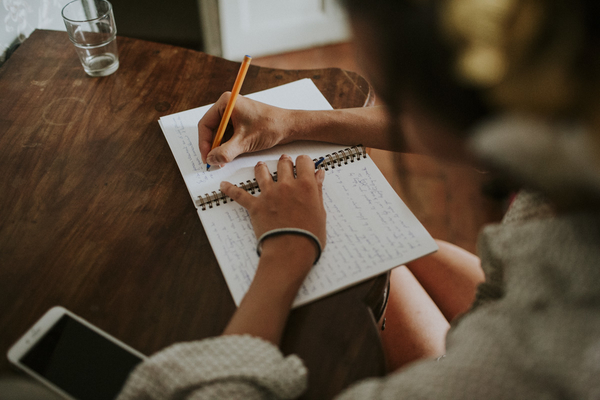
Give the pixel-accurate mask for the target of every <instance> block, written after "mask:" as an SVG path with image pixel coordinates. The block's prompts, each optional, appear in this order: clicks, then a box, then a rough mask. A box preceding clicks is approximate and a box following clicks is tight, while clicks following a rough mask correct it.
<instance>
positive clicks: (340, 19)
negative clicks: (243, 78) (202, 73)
mask: <svg viewBox="0 0 600 400" xmlns="http://www.w3.org/2000/svg"><path fill="white" fill-rule="evenodd" d="M198 1H199V4H200V12H201V16H202V25H203V33H204V40H205V47H206V52H208V53H211V54H215V55H219V56H221V57H224V58H227V59H230V60H237V61H239V60H241V59H242V58H243V57H244V55H245V54H249V55H251V56H253V57H256V56H262V55H267V54H274V53H281V52H285V51H290V50H296V49H301V48H307V47H311V46H315V45H323V44H327V43H334V42H340V41H344V40H347V39H348V38H349V37H350V30H349V27H348V23H347V20H346V16H345V15H344V11H343V10H342V9H341V7H340V6H339V5H338V4H337V0H198Z"/></svg>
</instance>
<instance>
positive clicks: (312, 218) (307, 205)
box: [221, 154, 327, 265]
mask: <svg viewBox="0 0 600 400" xmlns="http://www.w3.org/2000/svg"><path fill="white" fill-rule="evenodd" d="M254 172H255V176H256V181H257V183H258V186H259V187H260V190H261V193H260V195H259V196H257V197H255V196H252V195H251V194H250V193H248V192H246V191H245V190H243V189H241V188H238V187H236V186H234V185H232V184H231V183H229V182H222V183H221V191H222V192H223V193H224V194H225V195H227V196H229V197H231V198H232V199H233V200H235V201H237V202H238V203H240V204H241V205H242V206H243V207H244V208H246V209H247V210H248V213H249V214H250V218H251V220H252V226H253V227H254V233H255V234H256V237H260V236H261V235H262V234H263V233H265V232H268V231H270V230H272V229H277V228H300V229H305V230H307V231H309V232H311V233H313V234H315V235H316V236H317V237H318V238H319V240H320V242H321V246H322V247H325V241H326V238H327V236H326V230H325V218H326V213H325V208H324V206H323V180H324V179H325V171H323V170H321V169H320V170H318V171H317V172H316V173H315V164H314V162H313V160H312V159H311V158H310V157H308V156H306V155H303V156H299V157H298V158H297V159H296V176H294V164H293V161H292V159H291V157H289V156H287V155H285V154H284V155H282V156H281V158H280V159H279V163H278V164H277V182H274V181H273V179H272V177H271V174H270V172H269V169H268V167H267V165H266V164H265V163H263V162H259V163H258V164H257V165H256V167H255V171H254ZM282 236H289V238H288V239H289V240H291V239H294V240H291V241H288V244H289V243H291V245H292V246H295V247H298V246H303V247H304V248H306V247H307V243H308V246H310V247H312V248H314V252H312V251H310V247H308V249H309V251H308V252H306V251H304V252H300V253H302V254H306V253H308V255H307V256H309V257H312V259H311V261H314V258H315V257H316V252H317V250H316V248H315V245H314V243H311V242H312V240H311V239H308V238H305V237H301V236H298V235H282ZM292 236H293V238H292ZM276 238H277V237H270V238H267V239H265V240H264V243H263V254H264V253H265V252H267V251H269V250H270V248H271V247H273V246H274V245H275V243H276V242H277V240H275V239H276ZM279 250H285V251H288V252H290V250H295V248H294V249H289V248H288V249H279ZM310 265H312V262H311V263H310Z"/></svg>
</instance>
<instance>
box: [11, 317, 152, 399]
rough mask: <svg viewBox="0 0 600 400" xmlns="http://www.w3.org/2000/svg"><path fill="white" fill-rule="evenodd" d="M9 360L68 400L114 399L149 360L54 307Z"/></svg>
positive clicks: (20, 342)
mask: <svg viewBox="0 0 600 400" xmlns="http://www.w3.org/2000/svg"><path fill="white" fill-rule="evenodd" d="M7 356H8V360H9V361H10V362H11V363H12V364H14V365H16V366H17V367H18V368H20V369H22V370H23V371H25V372H27V373H28V374H30V375H31V376H33V377H35V378H36V379H38V380H40V381H41V382H42V383H44V384H45V385H47V386H48V387H49V388H51V389H52V390H54V391H55V392H57V393H59V394H61V395H62V396H64V397H65V398H68V399H79V400H112V399H114V398H115V397H116V396H117V395H118V394H119V392H120V390H121V388H122V387H123V385H124V384H125V381H126V380H127V377H128V376H129V373H130V372H131V371H132V370H133V368H135V366H136V365H137V364H139V363H140V362H142V361H144V360H145V359H146V358H147V357H146V356H144V355H143V354H142V353H140V352H138V351H136V350H134V349H132V348H131V347H129V346H127V345H126V344H125V343H123V342H121V341H119V340H117V339H116V338H114V337H112V336H110V335H109V334H107V333H106V332H103V331H102V330H100V329H99V328H97V327H95V326H94V325H92V324H90V323H89V322H87V321H85V320H84V319H83V318H81V317H78V316H77V315H75V314H73V313H72V312H70V311H68V310H67V309H65V308H63V307H53V308H51V309H50V310H48V312H46V314H44V316H43V317H42V318H40V320H39V321H37V322H36V323H35V324H34V325H33V327H32V328H31V329H29V330H28V331H27V332H26V333H25V334H24V335H23V336H22V337H21V338H20V339H19V340H18V341H17V342H16V343H15V344H14V345H13V346H12V347H11V348H10V350H9V351H8V354H7Z"/></svg>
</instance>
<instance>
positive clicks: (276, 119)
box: [198, 92, 293, 165]
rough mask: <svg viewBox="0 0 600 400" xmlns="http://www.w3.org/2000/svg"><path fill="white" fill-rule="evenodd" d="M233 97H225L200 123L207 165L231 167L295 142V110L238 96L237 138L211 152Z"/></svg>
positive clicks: (228, 94) (235, 113)
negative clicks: (239, 159) (242, 158)
mask: <svg viewBox="0 0 600 400" xmlns="http://www.w3.org/2000/svg"><path fill="white" fill-rule="evenodd" d="M230 97H231V92H226V93H223V94H222V95H221V97H220V98H219V100H218V101H217V102H216V103H215V104H214V105H213V106H212V107H211V108H210V109H209V110H208V111H207V112H206V114H205V115H204V117H202V119H201V120H200V122H198V143H199V147H200V154H201V155H202V161H203V162H204V163H208V164H211V165H223V164H227V163H228V162H230V161H232V160H233V159H234V158H235V157H237V156H238V155H240V154H242V153H250V152H254V151H259V150H264V149H269V148H271V147H273V146H275V145H278V144H280V143H286V142H290V141H291V140H292V139H291V138H290V136H291V126H292V123H293V122H292V118H291V115H292V111H291V110H286V109H283V108H278V107H274V106H270V105H267V104H264V103H261V102H258V101H254V100H250V99H248V98H245V97H243V96H238V98H237V101H236V103H235V108H234V109H233V112H232V114H231V119H230V123H231V124H232V125H233V136H232V137H231V139H229V140H228V141H227V142H224V143H222V144H221V146H219V147H217V148H215V149H213V150H212V151H211V150H210V149H211V147H212V142H213V138H214V136H215V134H216V133H217V129H218V128H219V124H220V123H221V118H222V117H223V112H224V111H225V107H226V106H227V102H228V101H229V98H230Z"/></svg>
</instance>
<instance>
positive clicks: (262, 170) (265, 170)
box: [254, 161, 273, 191]
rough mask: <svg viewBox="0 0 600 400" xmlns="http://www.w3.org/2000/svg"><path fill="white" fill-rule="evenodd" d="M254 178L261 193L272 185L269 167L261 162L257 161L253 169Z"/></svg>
mask: <svg viewBox="0 0 600 400" xmlns="http://www.w3.org/2000/svg"><path fill="white" fill-rule="evenodd" d="M254 177H255V178H256V182H257V183H258V187H259V188H260V190H261V191H263V190H265V189H266V188H267V187H269V185H272V184H273V178H272V177H271V173H270V172H269V167H267V164H265V163H264V162H262V161H259V162H258V164H256V166H255V167H254Z"/></svg>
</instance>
